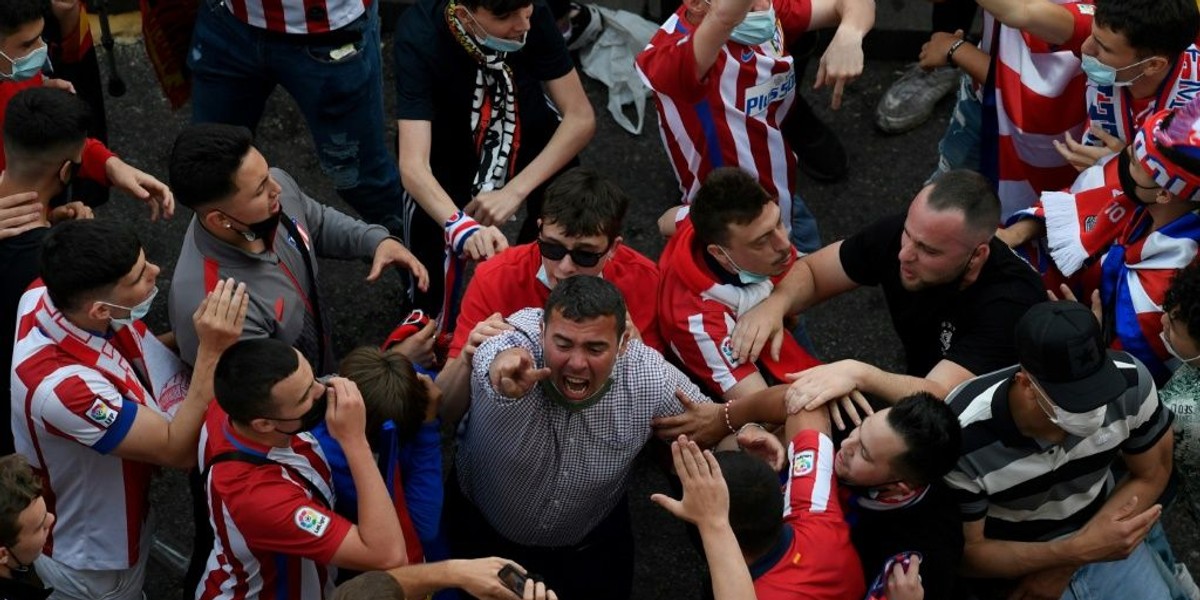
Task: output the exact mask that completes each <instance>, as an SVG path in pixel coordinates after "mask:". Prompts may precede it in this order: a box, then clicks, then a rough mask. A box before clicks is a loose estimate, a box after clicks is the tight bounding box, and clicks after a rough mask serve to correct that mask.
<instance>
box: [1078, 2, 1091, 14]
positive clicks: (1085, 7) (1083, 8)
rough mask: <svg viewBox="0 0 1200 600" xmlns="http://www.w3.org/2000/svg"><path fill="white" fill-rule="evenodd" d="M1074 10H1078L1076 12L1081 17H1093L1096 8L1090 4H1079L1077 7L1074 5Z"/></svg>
mask: <svg viewBox="0 0 1200 600" xmlns="http://www.w3.org/2000/svg"><path fill="white" fill-rule="evenodd" d="M1075 10H1078V11H1079V14H1081V15H1094V14H1096V7H1095V6H1092V5H1091V4H1079V5H1076V7H1075Z"/></svg>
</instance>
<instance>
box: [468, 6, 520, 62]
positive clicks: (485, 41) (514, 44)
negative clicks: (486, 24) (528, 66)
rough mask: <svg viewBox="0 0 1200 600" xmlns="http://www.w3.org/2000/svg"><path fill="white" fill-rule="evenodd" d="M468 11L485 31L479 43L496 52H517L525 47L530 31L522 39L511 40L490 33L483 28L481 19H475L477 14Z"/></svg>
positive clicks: (477, 25) (472, 18) (469, 15)
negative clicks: (480, 22)
mask: <svg viewBox="0 0 1200 600" xmlns="http://www.w3.org/2000/svg"><path fill="white" fill-rule="evenodd" d="M464 10H466V9H464ZM466 13H467V16H468V17H471V20H472V21H474V22H475V26H476V27H478V28H479V30H480V31H482V32H483V38H482V39H480V40H479V44H480V45H481V46H483V47H484V48H490V49H492V50H495V51H496V52H516V51H518V50H520V49H521V48H524V47H525V38H527V37H528V36H529V33H528V32H526V33H525V34H523V35H522V36H521V39H520V40H510V39H506V38H502V37H496V36H494V35H492V34H490V33H488V32H487V30H486V29H484V28H483V25H480V24H479V21H476V20H475V15H473V14H471V11H469V10H466Z"/></svg>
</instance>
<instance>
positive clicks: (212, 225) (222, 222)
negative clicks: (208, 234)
mask: <svg viewBox="0 0 1200 600" xmlns="http://www.w3.org/2000/svg"><path fill="white" fill-rule="evenodd" d="M200 221H201V222H202V223H204V227H205V229H208V230H209V231H220V230H222V229H230V228H231V227H230V224H229V217H226V216H225V215H224V214H223V213H222V212H221V211H219V210H216V209H211V208H210V209H207V210H205V211H204V212H203V213H200Z"/></svg>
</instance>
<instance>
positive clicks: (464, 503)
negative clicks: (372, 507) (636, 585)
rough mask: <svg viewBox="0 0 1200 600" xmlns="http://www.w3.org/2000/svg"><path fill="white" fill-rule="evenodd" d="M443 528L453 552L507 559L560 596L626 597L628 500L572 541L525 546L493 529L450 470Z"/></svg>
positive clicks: (573, 599)
mask: <svg viewBox="0 0 1200 600" xmlns="http://www.w3.org/2000/svg"><path fill="white" fill-rule="evenodd" d="M442 529H443V531H445V532H446V534H447V536H448V537H449V539H450V551H451V554H452V555H453V556H454V557H456V558H483V557H488V556H499V557H501V558H507V559H509V560H512V561H514V562H517V563H518V564H520V565H521V566H522V567H525V569H527V570H528V571H529V572H530V573H534V574H537V575H540V576H541V577H542V579H544V580H545V581H546V585H547V586H548V587H549V588H550V589H552V590H554V591H555V593H556V594H557V595H558V597H559V598H563V599H564V600H566V599H570V600H624V599H625V598H629V595H630V593H631V590H632V589H633V531H632V529H631V525H630V521H629V503H628V500H627V499H623V500H621V503H620V504H618V505H617V507H616V508H614V509H613V511H612V513H611V514H609V515H608V517H607V518H605V519H604V520H603V521H601V522H600V524H599V525H597V526H596V528H595V529H593V530H592V531H591V533H589V534H588V535H587V536H586V537H584V538H583V540H582V541H581V542H579V543H578V544H575V545H574V546H563V547H543V546H525V545H522V544H518V543H516V542H513V541H511V540H508V539H506V538H505V537H504V536H502V535H500V534H499V533H498V532H496V530H494V529H492V527H491V526H490V525H488V522H487V520H486V519H485V518H484V517H483V514H481V513H480V512H479V509H478V508H476V507H475V505H474V504H472V503H471V501H470V500H468V499H467V498H466V497H465V496H463V494H462V491H461V490H460V489H459V487H458V478H457V474H455V473H451V474H450V479H449V481H447V482H446V504H445V510H443V511H442ZM464 597H466V595H465V594H464Z"/></svg>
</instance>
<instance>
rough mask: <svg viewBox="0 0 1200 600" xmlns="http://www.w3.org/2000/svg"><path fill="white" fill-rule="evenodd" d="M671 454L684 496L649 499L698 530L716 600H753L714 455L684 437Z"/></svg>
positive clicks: (677, 441)
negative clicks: (677, 498) (731, 525)
mask: <svg viewBox="0 0 1200 600" xmlns="http://www.w3.org/2000/svg"><path fill="white" fill-rule="evenodd" d="M671 457H672V459H673V460H674V463H675V471H676V473H678V474H679V480H680V483H682V484H683V497H682V498H681V499H679V500H675V499H672V498H669V497H667V496H665V495H663V494H654V495H652V496H650V499H651V500H652V501H654V503H655V504H658V505H659V506H661V507H663V508H664V509H666V510H667V512H670V513H671V514H672V515H674V516H675V517H676V518H679V519H682V520H684V521H687V522H688V523H692V524H694V525H696V528H697V529H698V530H699V531H700V540H701V542H702V543H703V544H704V556H705V557H706V558H707V560H708V569H709V572H710V574H711V577H712V586H713V598H714V599H715V600H754V580H753V579H751V577H750V570H749V569H748V568H747V567H746V561H745V559H744V558H743V557H742V552H741V548H740V547H739V546H738V541H737V538H736V537H734V534H733V528H732V527H730V525H729V487H728V486H727V485H726V483H725V477H724V476H723V475H722V474H721V466H720V465H719V464H718V463H717V459H716V457H714V456H713V455H712V453H711V452H709V451H703V452H702V451H701V450H700V447H699V446H697V445H696V443H695V442H689V441H688V440H687V438H686V437H685V436H680V437H679V439H677V440H675V441H674V442H672V443H671Z"/></svg>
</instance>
